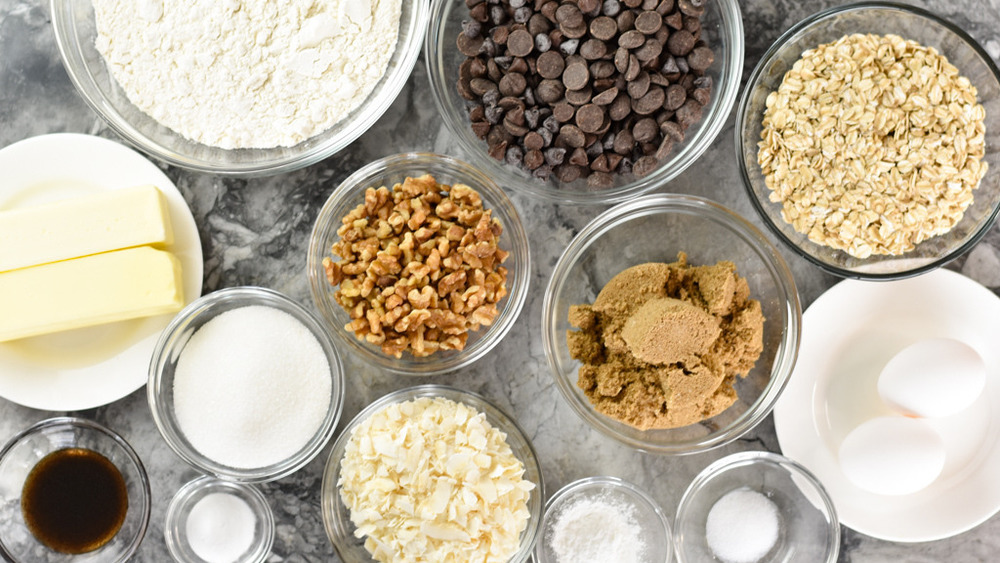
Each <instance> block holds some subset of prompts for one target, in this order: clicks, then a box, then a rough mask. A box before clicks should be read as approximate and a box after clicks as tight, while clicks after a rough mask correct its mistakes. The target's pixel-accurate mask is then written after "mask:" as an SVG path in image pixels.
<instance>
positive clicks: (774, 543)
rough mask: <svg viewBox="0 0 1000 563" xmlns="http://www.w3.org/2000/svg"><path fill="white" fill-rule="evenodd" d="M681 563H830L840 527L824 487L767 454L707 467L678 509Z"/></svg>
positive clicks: (792, 463) (726, 459) (734, 458)
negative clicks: (790, 562) (797, 562)
mask: <svg viewBox="0 0 1000 563" xmlns="http://www.w3.org/2000/svg"><path fill="white" fill-rule="evenodd" d="M674 525H675V533H674V541H675V542H676V544H677V561H678V562H679V563H702V562H705V563H708V562H711V563H719V562H722V563H757V562H758V561H810V562H812V563H834V562H835V561H837V555H838V554H839V552H840V523H839V521H838V520H837V513H836V510H835V509H834V506H833V501H832V500H830V497H829V495H827V493H826V490H825V489H824V488H823V485H822V483H820V482H819V481H817V480H816V477H815V476H813V474H812V473H810V472H809V470H807V469H805V468H804V467H802V466H801V465H800V464H798V463H796V462H795V461H792V460H790V459H788V458H786V457H784V456H782V455H779V454H775V453H771V452H760V451H753V452H741V453H736V454H732V455H729V456H727V457H724V458H722V459H719V460H718V461H716V462H714V463H712V464H710V465H709V466H708V467H706V468H705V469H704V470H702V472H701V473H699V474H698V476H697V477H695V478H694V480H693V481H692V482H691V484H690V485H689V486H688V488H687V490H686V491H685V492H684V496H683V497H681V500H680V503H679V505H678V507H677V518H676V519H675V520H674Z"/></svg>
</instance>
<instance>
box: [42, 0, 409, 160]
mask: <svg viewBox="0 0 1000 563" xmlns="http://www.w3.org/2000/svg"><path fill="white" fill-rule="evenodd" d="M310 5H311V4H310ZM237 7H238V8H239V9H237ZM307 7H308V6H307V5H305V4H301V3H300V2H298V1H297V0H281V1H278V2H273V1H270V0H250V1H247V2H241V3H238V4H236V3H233V2H217V1H215V0H197V1H196V2H194V3H193V4H192V3H184V4H183V5H181V4H178V3H173V2H160V1H159V0H152V1H147V2H114V1H112V0H53V1H52V20H53V26H54V28H55V32H56V41H57V43H58V45H59V52H60V54H61V56H62V60H63V64H64V66H65V67H66V72H67V73H68V74H69V77H70V79H71V80H72V81H73V84H74V85H75V86H76V88H77V90H78V91H79V92H80V95H81V96H83V98H84V100H85V101H86V102H87V103H88V104H89V105H90V106H91V107H92V108H93V109H94V111H96V112H97V113H98V115H100V116H101V117H102V118H103V119H104V120H105V121H106V122H107V124H108V125H109V126H110V127H111V128H112V129H113V130H114V131H115V132H116V133H118V134H119V135H121V136H122V137H124V138H125V140H127V141H128V142H130V143H131V144H133V145H134V146H136V147H137V148H139V149H140V150H142V151H144V152H146V153H148V154H151V155H152V156H155V157H157V158H159V159H160V160H163V161H165V162H167V163H169V164H172V165H175V166H180V167H183V168H188V169H191V170H197V171H202V172H208V173H213V174H220V175H229V176H260V175H268V174H277V173H281V172H287V171H289V170H294V169H297V168H301V167H304V166H308V165H311V164H314V163H316V162H318V161H320V160H322V159H324V158H326V157H328V156H330V155H332V154H334V153H336V152H337V151H339V150H340V149H342V148H344V147H345V146H347V145H348V144H350V143H351V142H352V141H354V140H355V139H357V138H358V137H359V136H360V135H361V134H363V133H364V132H365V131H366V130H368V128H369V127H371V125H372V124H374V123H375V121H376V120H378V118H379V117H380V116H381V115H382V114H383V113H384V112H385V111H386V109H388V107H389V106H390V105H391V104H392V102H393V101H394V100H395V99H396V96H397V95H398V94H399V91H400V89H401V88H402V87H403V84H404V83H405V82H406V80H407V79H408V77H409V75H410V72H411V70H412V69H413V65H414V63H415V62H416V59H417V55H418V54H419V52H420V45H421V41H422V39H423V36H424V30H425V28H426V24H427V14H428V3H427V2H426V1H415V2H409V1H403V0H391V1H381V2H375V1H373V0H331V1H329V2H324V3H320V4H318V5H317V6H316V7H315V9H308V10H307V9H306V8H307ZM209 31H211V32H209Z"/></svg>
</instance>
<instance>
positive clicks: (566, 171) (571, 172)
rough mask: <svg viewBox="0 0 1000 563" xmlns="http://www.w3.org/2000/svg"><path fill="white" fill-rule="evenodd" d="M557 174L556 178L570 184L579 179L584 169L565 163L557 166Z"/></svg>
mask: <svg viewBox="0 0 1000 563" xmlns="http://www.w3.org/2000/svg"><path fill="white" fill-rule="evenodd" d="M555 174H556V178H558V179H559V181H560V182H562V183H564V184H568V183H570V182H574V181H576V180H579V179H580V176H581V175H582V174H583V169H582V168H580V167H579V166H574V165H572V164H563V165H561V166H557V167H556V169H555Z"/></svg>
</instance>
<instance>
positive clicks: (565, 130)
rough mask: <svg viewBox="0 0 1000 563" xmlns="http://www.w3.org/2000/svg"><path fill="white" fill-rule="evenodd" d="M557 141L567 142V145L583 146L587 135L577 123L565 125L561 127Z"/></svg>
mask: <svg viewBox="0 0 1000 563" xmlns="http://www.w3.org/2000/svg"><path fill="white" fill-rule="evenodd" d="M556 141H557V142H559V143H562V144H565V145H566V146H567V147H573V148H577V147H582V146H583V145H584V144H585V143H586V142H587V139H586V136H585V135H584V134H583V131H581V130H580V128H579V127H577V126H576V125H563V126H562V128H560V129H559V136H558V137H556Z"/></svg>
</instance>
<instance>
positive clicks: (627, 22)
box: [615, 10, 635, 33]
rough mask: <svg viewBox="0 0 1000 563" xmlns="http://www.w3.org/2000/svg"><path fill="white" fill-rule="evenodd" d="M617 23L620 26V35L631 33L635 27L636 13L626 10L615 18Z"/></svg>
mask: <svg viewBox="0 0 1000 563" xmlns="http://www.w3.org/2000/svg"><path fill="white" fill-rule="evenodd" d="M615 23H616V24H618V33H625V32H626V31H631V30H632V29H633V28H634V27H635V12H632V11H631V10H625V11H624V12H622V13H620V14H618V17H617V18H615Z"/></svg>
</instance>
